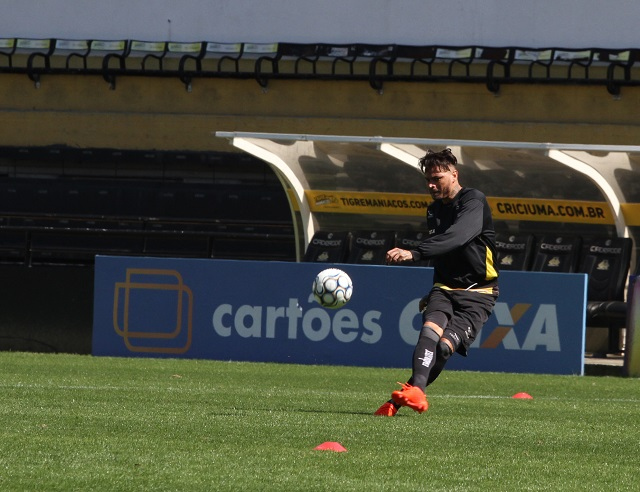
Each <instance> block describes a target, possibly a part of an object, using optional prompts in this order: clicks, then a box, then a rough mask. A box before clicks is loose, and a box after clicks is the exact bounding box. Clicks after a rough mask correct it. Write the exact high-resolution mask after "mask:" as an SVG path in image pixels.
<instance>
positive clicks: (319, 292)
mask: <svg viewBox="0 0 640 492" xmlns="http://www.w3.org/2000/svg"><path fill="white" fill-rule="evenodd" d="M352 293H353V283H352V282H351V279H350V278H349V275H347V274H346V273H345V272H343V271H342V270H339V269H337V268H327V269H326V270H322V271H321V272H320V273H319V274H318V275H317V276H316V279H315V280H314V281H313V295H314V297H315V298H316V301H318V303H319V304H320V305H321V306H323V307H326V308H329V309H338V308H341V307H342V306H344V305H345V304H346V303H347V302H349V299H351V294H352Z"/></svg>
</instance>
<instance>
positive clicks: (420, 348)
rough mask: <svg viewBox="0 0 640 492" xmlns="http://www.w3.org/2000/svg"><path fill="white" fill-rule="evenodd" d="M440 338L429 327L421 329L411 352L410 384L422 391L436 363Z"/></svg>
mask: <svg viewBox="0 0 640 492" xmlns="http://www.w3.org/2000/svg"><path fill="white" fill-rule="evenodd" d="M439 341H440V337H439V336H438V334H437V333H436V332H435V331H433V330H432V329H431V328H429V327H426V326H425V327H424V328H422V331H421V332H420V337H419V338H418V343H417V344H416V348H415V350H414V351H413V374H412V376H411V381H410V384H411V385H412V386H417V387H418V388H420V389H421V390H422V391H424V389H425V388H426V386H427V381H428V380H429V373H430V372H431V369H432V368H433V367H434V365H435V363H436V360H437V358H436V347H437V346H438V342H439Z"/></svg>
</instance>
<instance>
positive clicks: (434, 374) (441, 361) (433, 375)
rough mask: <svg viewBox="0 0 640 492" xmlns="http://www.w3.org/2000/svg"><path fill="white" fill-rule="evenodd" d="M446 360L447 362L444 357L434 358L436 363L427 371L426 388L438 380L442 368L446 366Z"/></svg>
mask: <svg viewBox="0 0 640 492" xmlns="http://www.w3.org/2000/svg"><path fill="white" fill-rule="evenodd" d="M448 360H449V359H448V358H447V359H445V358H444V357H440V356H436V362H435V364H434V365H433V367H432V368H431V370H430V371H429V378H428V379H427V386H429V385H430V384H431V383H433V382H434V381H435V380H436V379H437V378H438V376H440V373H441V372H442V370H443V369H444V366H445V365H446V364H447V361H448Z"/></svg>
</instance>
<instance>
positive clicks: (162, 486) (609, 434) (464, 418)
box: [0, 352, 640, 491]
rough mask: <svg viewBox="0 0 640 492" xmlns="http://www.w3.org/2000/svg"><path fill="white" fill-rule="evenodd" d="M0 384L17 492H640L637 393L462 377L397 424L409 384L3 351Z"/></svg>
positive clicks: (0, 474) (4, 480) (2, 442)
mask: <svg viewBox="0 0 640 492" xmlns="http://www.w3.org/2000/svg"><path fill="white" fill-rule="evenodd" d="M0 374H1V377H0V390H1V391H2V403H1V406H0V408H1V411H0V424H1V429H2V435H1V439H0V446H1V453H0V490H3V491H4V490H6V491H20V490H25V491H26V490H28V491H36V490H46V491H55V490H61V491H62V490H64V491H71V490H105V491H118V490H122V491H138V490H144V491H148V490H154V491H162V490H180V491H183V490H203V491H226V490H229V491H231V490H233V491H236V490H238V491H239V490H260V491H262V490H265V491H269V490H274V491H276V490H277V491H289V490H291V491H298V490H309V491H316V490H317V491H324V490H349V491H382V490H429V491H432V490H434V491H455V490H554V491H555V490H562V491H567V490H576V491H578V490H580V491H584V490H593V491H602V490H638V487H640V472H639V471H638V470H639V469H640V468H639V465H638V460H639V458H640V380H638V379H623V378H611V377H578V376H576V377H567V376H534V375H516V374H495V373H476V372H456V371H450V372H445V373H444V374H443V375H442V376H441V378H440V379H439V380H438V381H437V382H436V383H435V384H434V385H433V386H432V387H431V388H430V389H429V391H428V397H429V401H430V404H431V408H430V409H429V411H428V412H427V413H424V414H422V415H419V414H416V413H414V412H412V411H411V410H409V409H407V408H403V409H402V410H401V411H400V412H399V414H398V415H397V416H396V417H394V418H384V417H374V416H373V415H372V413H373V411H374V410H375V409H376V408H377V407H378V406H379V405H380V404H381V403H382V402H383V401H384V400H385V399H386V398H387V397H388V395H389V393H390V392H391V391H392V390H393V389H395V387H396V385H395V381H403V380H405V379H406V377H407V376H408V371H407V370H399V369H371V368H354V367H324V366H299V365H279V364H255V363H234V362H217V361H193V360H163V359H123V358H122V359H120V358H96V357H90V356H73V355H42V354H26V353H10V352H4V353H0ZM521 391H524V392H527V393H529V394H531V395H532V396H533V398H534V399H533V400H519V399H513V398H511V396H512V395H514V394H515V393H518V392H521ZM327 441H335V442H339V443H341V444H342V445H343V446H344V447H345V448H346V449H347V452H342V453H338V452H333V451H316V450H314V448H315V447H316V446H318V445H319V444H322V443H323V442H327Z"/></svg>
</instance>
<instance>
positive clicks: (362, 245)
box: [347, 231, 395, 265]
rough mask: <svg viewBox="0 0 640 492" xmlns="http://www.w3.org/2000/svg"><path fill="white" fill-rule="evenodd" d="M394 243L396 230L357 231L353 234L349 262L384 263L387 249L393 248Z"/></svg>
mask: <svg viewBox="0 0 640 492" xmlns="http://www.w3.org/2000/svg"><path fill="white" fill-rule="evenodd" d="M394 244H395V233H394V232H390V231H355V232H353V233H352V234H351V244H350V247H349V255H348V257H347V263H358V264H364V265H384V264H385V259H386V255H387V251H389V250H390V249H392V248H393V247H394Z"/></svg>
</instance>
